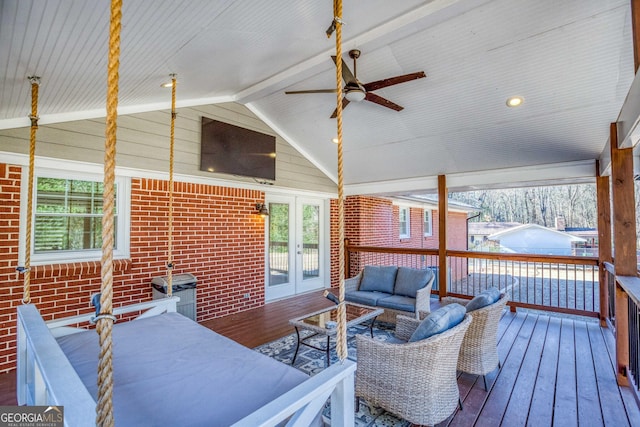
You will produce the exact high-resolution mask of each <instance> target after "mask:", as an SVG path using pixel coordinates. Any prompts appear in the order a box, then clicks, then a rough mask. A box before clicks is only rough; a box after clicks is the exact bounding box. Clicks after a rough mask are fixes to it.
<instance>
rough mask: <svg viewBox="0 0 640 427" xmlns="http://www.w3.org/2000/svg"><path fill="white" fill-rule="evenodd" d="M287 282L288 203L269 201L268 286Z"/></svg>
mask: <svg viewBox="0 0 640 427" xmlns="http://www.w3.org/2000/svg"><path fill="white" fill-rule="evenodd" d="M288 282H289V204H287V203H269V286H274V285H280V284H282V283H288Z"/></svg>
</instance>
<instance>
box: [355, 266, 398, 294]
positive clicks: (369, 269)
mask: <svg viewBox="0 0 640 427" xmlns="http://www.w3.org/2000/svg"><path fill="white" fill-rule="evenodd" d="M396 273H398V267H396V266H395V265H392V266H377V265H365V267H364V270H363V271H362V279H360V287H359V288H358V290H359V291H377V292H386V293H388V294H392V293H393V285H394V284H395V282H396Z"/></svg>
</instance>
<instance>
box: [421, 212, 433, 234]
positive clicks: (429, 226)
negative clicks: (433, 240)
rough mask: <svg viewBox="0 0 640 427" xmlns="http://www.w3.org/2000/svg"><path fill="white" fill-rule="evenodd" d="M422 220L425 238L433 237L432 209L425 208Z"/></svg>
mask: <svg viewBox="0 0 640 427" xmlns="http://www.w3.org/2000/svg"><path fill="white" fill-rule="evenodd" d="M422 220H423V222H424V226H423V227H424V236H425V237H429V236H433V214H432V210H431V209H426V208H425V210H424V213H423V218H422Z"/></svg>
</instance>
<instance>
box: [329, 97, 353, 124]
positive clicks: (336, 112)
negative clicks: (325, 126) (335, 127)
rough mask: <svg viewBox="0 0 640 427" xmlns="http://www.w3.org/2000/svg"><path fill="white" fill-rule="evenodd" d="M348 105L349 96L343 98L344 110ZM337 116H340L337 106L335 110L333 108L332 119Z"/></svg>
mask: <svg viewBox="0 0 640 427" xmlns="http://www.w3.org/2000/svg"><path fill="white" fill-rule="evenodd" d="M347 105H349V100H348V99H347V98H342V109H343V110H344V109H345V108H346V107H347ZM336 117H338V109H337V108H336V109H335V110H333V114H332V115H331V118H332V119H335V118H336Z"/></svg>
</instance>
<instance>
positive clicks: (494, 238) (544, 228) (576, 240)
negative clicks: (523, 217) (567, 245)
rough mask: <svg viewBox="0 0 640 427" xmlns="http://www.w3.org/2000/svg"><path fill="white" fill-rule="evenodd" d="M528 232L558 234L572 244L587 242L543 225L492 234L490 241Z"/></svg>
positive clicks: (519, 227) (513, 228)
mask: <svg viewBox="0 0 640 427" xmlns="http://www.w3.org/2000/svg"><path fill="white" fill-rule="evenodd" d="M526 230H540V231H544V232H547V233H554V234H558V235H562V236H564V237H566V238H568V239H570V240H571V241H572V242H585V241H586V240H585V239H583V238H581V237H578V236H574V235H571V234H569V233H565V232H564V231H558V230H556V229H553V228H548V227H543V226H542V225H538V224H522V225H519V226H516V227H512V228H509V229H506V230H502V231H499V232H497V233H494V234H491V235H490V236H489V237H488V239H489V240H500V239H501V238H504V237H505V236H507V235H510V234H516V233H521V232H523V231H526Z"/></svg>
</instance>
